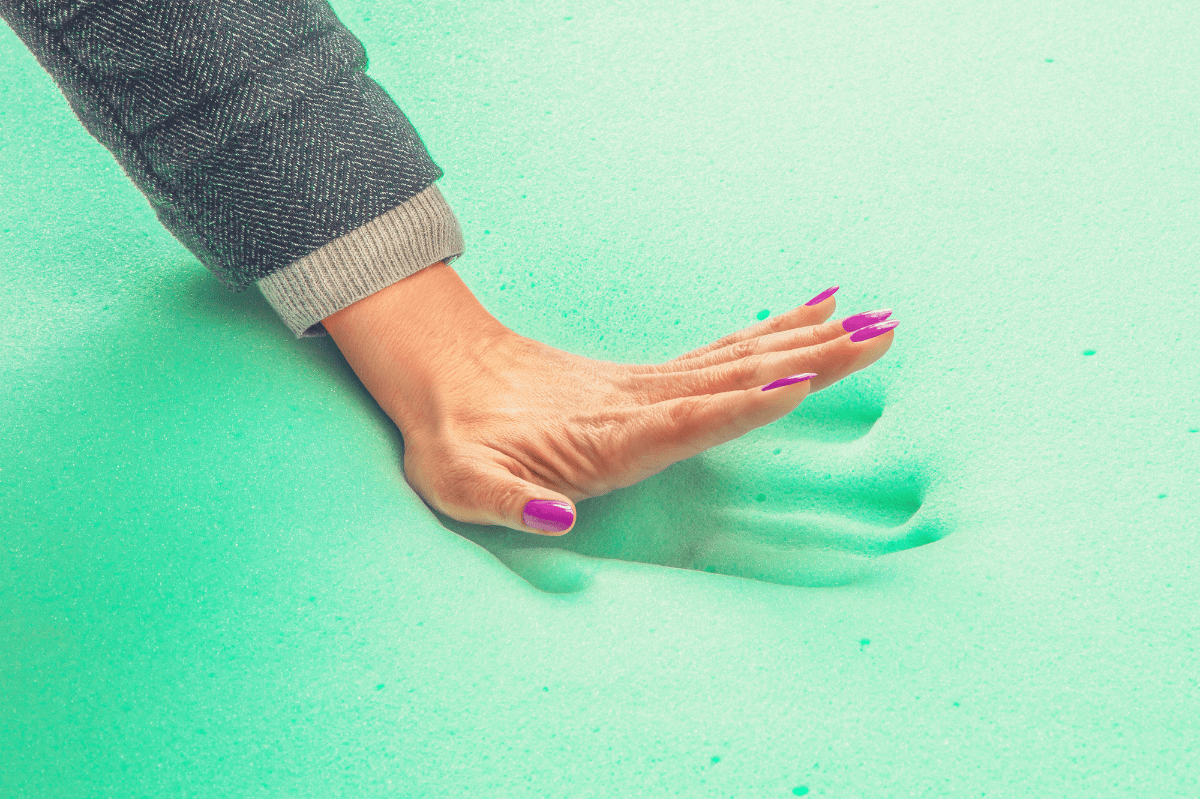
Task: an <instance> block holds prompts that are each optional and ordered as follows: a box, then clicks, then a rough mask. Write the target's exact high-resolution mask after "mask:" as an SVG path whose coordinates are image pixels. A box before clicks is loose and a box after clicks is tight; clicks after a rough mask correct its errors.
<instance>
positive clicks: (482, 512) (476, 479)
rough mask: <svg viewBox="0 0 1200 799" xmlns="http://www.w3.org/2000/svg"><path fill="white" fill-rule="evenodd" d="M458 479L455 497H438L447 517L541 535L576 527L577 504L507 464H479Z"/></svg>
mask: <svg viewBox="0 0 1200 799" xmlns="http://www.w3.org/2000/svg"><path fill="white" fill-rule="evenodd" d="M471 471H472V472H473V474H471V475H470V476H469V478H468V479H465V480H463V479H460V480H458V481H456V483H457V484H456V485H455V491H454V496H453V497H447V496H441V497H438V499H440V500H442V501H441V503H439V504H442V505H444V506H446V508H447V511H446V515H447V516H453V517H454V518H456V519H458V520H459V521H463V522H470V523H471V524H495V525H500V526H502V527H511V528H512V529H514V530H520V531H522V532H526V533H536V534H537V535H556V536H557V535H565V534H566V533H567V532H569V531H570V530H571V528H572V527H574V526H575V518H576V514H575V505H574V503H572V502H571V500H569V499H567V498H566V497H565V496H563V495H562V494H559V493H558V492H556V491H551V490H550V489H548V488H542V487H541V486H539V485H536V484H534V483H530V482H528V481H526V480H522V479H521V478H520V477H517V476H516V475H514V474H513V473H512V472H510V471H508V469H505V468H504V467H503V466H500V465H499V464H494V463H477V464H475V468H474V469H472V470H471Z"/></svg>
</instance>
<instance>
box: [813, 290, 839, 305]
mask: <svg viewBox="0 0 1200 799" xmlns="http://www.w3.org/2000/svg"><path fill="white" fill-rule="evenodd" d="M839 288H841V286H830V287H829V288H827V289H825V290H824V291H822V292H821V293H820V294H818V295H817V296H815V297H813V298H812V299H811V300H809V301H808V302H806V303H804V304H805V305H816V304H817V303H818V302H824V301H825V300H827V299H829V298H830V297H832V296H833V295H834V294H837V290H838V289H839Z"/></svg>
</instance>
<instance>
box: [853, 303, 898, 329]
mask: <svg viewBox="0 0 1200 799" xmlns="http://www.w3.org/2000/svg"><path fill="white" fill-rule="evenodd" d="M891 315H892V309H891V308H884V309H883V310H881V311H867V312H866V313H860V314H855V315H854V316H849V317H846V318H845V319H843V320H842V329H843V330H845V331H846V332H847V333H852V332H854V331H855V330H858V329H859V328H860V327H866V326H867V325H873V324H875V323H876V322H882V321H883V320H884V319H887V318H888V317H889V316H891Z"/></svg>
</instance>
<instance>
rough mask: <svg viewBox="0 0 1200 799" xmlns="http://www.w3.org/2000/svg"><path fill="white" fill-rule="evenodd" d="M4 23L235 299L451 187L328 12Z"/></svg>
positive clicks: (176, 10) (219, 8) (126, 6)
mask: <svg viewBox="0 0 1200 799" xmlns="http://www.w3.org/2000/svg"><path fill="white" fill-rule="evenodd" d="M0 16H3V17H4V19H5V20H6V21H7V22H8V24H9V25H10V26H11V27H12V28H13V30H14V31H15V32H16V33H17V35H18V36H20V38H21V39H22V41H24V42H25V44H26V46H28V47H29V49H30V50H31V51H32V52H33V53H34V55H35V56H36V57H37V59H38V61H39V62H40V63H41V64H42V66H43V67H44V68H45V69H46V70H47V71H48V72H49V73H50V75H51V76H52V77H53V78H54V80H55V82H56V83H57V84H58V86H59V88H60V90H61V91H62V93H63V95H64V96H65V97H66V98H67V100H68V102H69V103H70V105H71V108H72V109H73V110H74V111H75V114H76V115H77V116H78V117H79V119H80V121H81V122H82V123H83V125H84V126H85V127H86V128H87V130H88V131H89V132H90V133H91V134H92V135H93V136H95V137H96V139H97V140H99V141H100V142H101V143H102V144H104V146H105V147H107V148H108V149H109V150H110V151H111V152H112V153H113V155H114V156H115V157H116V159H117V161H118V162H119V163H120V164H121V166H122V168H123V169H124V170H125V172H126V174H127V175H129V177H130V178H131V179H132V180H133V181H134V182H135V183H136V184H137V186H138V187H139V188H140V189H141V190H142V192H143V193H144V194H145V195H146V197H147V198H148V199H149V201H150V203H151V206H152V207H153V208H154V209H155V212H156V213H157V214H158V218H159V220H160V221H161V222H162V223H163V225H165V226H166V227H167V229H168V230H170V231H171V232H172V233H173V234H174V235H175V236H176V237H177V238H178V239H179V240H180V241H181V242H183V243H184V244H185V245H186V246H187V247H188V248H189V249H190V250H191V251H192V252H193V253H195V254H196V257H197V258H199V259H200V261H201V262H202V263H203V264H204V265H205V266H206V267H208V268H209V269H210V270H211V271H212V272H213V273H214V274H215V275H216V276H217V277H218V278H219V279H220V280H221V281H222V282H223V283H224V284H225V285H226V286H227V287H228V288H229V289H230V290H231V291H243V290H244V289H245V288H246V287H247V286H248V285H250V284H251V283H252V282H254V281H257V280H259V279H261V278H263V277H264V276H266V275H269V274H272V273H274V272H276V271H278V270H280V269H282V268H284V267H285V266H287V265H289V264H292V263H293V262H296V261H298V260H299V259H301V258H303V257H304V256H306V255H308V254H309V253H312V252H313V251H314V250H317V249H318V248H320V247H321V246H322V245H325V244H326V243H328V242H330V241H331V240H333V239H336V238H337V237H339V236H342V235H344V234H347V233H349V232H351V231H354V230H356V229H358V228H360V227H362V226H363V225H365V224H366V223H367V222H369V221H371V220H373V219H376V218H377V217H380V216H381V215H383V214H384V213H385V212H387V211H389V210H391V209H395V208H396V207H397V206H400V205H401V204H403V203H406V202H407V201H408V200H410V199H411V198H413V197H415V196H416V195H417V194H419V193H420V192H422V191H423V190H425V189H427V188H428V187H429V186H430V185H431V184H432V183H433V182H434V181H435V180H437V179H438V178H440V177H441V176H442V174H443V173H442V170H441V168H440V167H438V166H437V164H435V163H434V162H433V161H432V159H431V158H430V156H429V153H428V152H427V151H426V149H425V146H424V144H423V143H422V142H421V139H420V137H419V136H418V135H417V132H416V130H414V128H413V126H412V124H411V123H410V122H409V120H408V118H407V117H406V116H405V115H404V113H403V112H402V111H401V110H400V109H399V107H397V105H396V104H395V103H394V102H393V101H392V99H391V98H390V97H389V96H388V95H387V93H386V92H385V91H384V90H383V89H382V88H381V87H380V86H379V85H378V84H377V83H376V82H375V81H374V80H372V79H371V78H369V77H367V75H366V74H365V73H364V70H365V69H366V65H367V59H366V53H365V50H364V48H363V46H362V43H361V42H360V41H359V40H358V39H357V38H356V37H355V36H354V35H353V34H352V33H351V32H350V31H349V30H347V29H346V27H345V26H344V25H343V24H342V23H341V22H340V21H339V20H338V19H337V17H336V16H335V15H334V12H333V10H332V8H330V6H329V4H328V3H327V2H325V0H278V1H277V2H259V1H257V0H254V1H242V0H236V1H230V2H220V1H219V0H173V1H172V2H161V1H160V2H146V1H145V0H141V1H133V2H130V1H129V0H110V1H109V2H81V1H79V0H76V1H74V2H71V1H68V2H63V1H62V0H58V1H56V0H0ZM439 197H440V195H439ZM440 211H441V212H442V213H443V215H447V214H448V215H449V217H450V218H449V220H446V219H445V218H444V216H443V218H442V219H440V221H438V222H437V223H436V224H435V225H434V226H435V227H437V226H438V225H441V226H443V227H446V226H447V225H448V226H449V228H455V229H456V228H457V222H456V221H455V220H453V214H451V213H449V209H448V207H445V206H444V203H443V206H442V207H441V208H440ZM451 223H452V224H451ZM443 238H444V237H443ZM459 252H461V242H460V246H459ZM453 255H457V253H454V254H451V253H442V254H441V255H439V256H438V257H439V258H440V257H444V256H453ZM435 260H436V259H435ZM421 266H428V264H427V263H426V264H422V265H421ZM410 268H411V266H410ZM352 282H354V285H355V286H356V287H358V288H359V289H361V285H360V283H359V282H355V281H352ZM382 287H383V286H376V289H378V288H382ZM343 293H344V292H343ZM276 299H277V300H278V299H279V297H278V295H276ZM272 304H273V305H275V303H274V302H273V303H272ZM317 305H318V306H321V307H322V308H324V307H327V306H328V303H327V302H325V303H324V304H322V303H321V302H318V303H317ZM275 307H276V309H277V310H279V306H277V305H276V306H275ZM314 307H316V306H314ZM333 310H337V309H336V308H335V309H333ZM331 312H332V311H331ZM297 324H299V322H297ZM306 326H307V325H306ZM293 332H297V333H298V331H296V330H295V329H294V328H293ZM316 332H318V333H319V332H321V331H316ZM298 334H299V333H298ZM310 334H311V333H310Z"/></svg>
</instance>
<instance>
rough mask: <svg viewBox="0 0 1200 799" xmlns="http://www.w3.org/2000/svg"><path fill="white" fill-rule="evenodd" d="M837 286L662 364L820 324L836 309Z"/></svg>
mask: <svg viewBox="0 0 1200 799" xmlns="http://www.w3.org/2000/svg"><path fill="white" fill-rule="evenodd" d="M837 288H838V287H837V286H834V287H833V289H832V290H829V289H826V290H825V291H823V292H821V294H818V295H817V296H816V297H814V298H813V299H817V298H818V297H821V296H822V295H825V296H824V299H822V300H821V301H820V302H818V303H815V304H813V305H808V304H807V303H805V304H804V305H801V306H798V307H796V308H793V309H792V310H790V311H788V312H786V313H783V314H780V315H779V316H777V317H775V318H773V319H764V320H763V321H761V322H758V323H757V324H753V325H750V326H749V327H747V328H744V329H742V330H739V331H738V332H736V333H730V334H729V335H728V336H725V337H724V338H721V339H718V340H717V341H714V342H712V343H711V344H706V345H705V346H703V347H700V348H699V349H695V350H692V351H691V352H688V353H685V354H684V355H680V356H679V357H678V358H673V359H671V360H669V361H667V362H666V364H664V365H667V364H676V363H679V362H680V361H688V360H691V359H693V358H698V357H700V356H702V355H707V354H709V353H711V352H712V351H714V350H719V349H722V348H723V347H727V346H729V345H730V344H736V343H738V342H740V341H747V340H749V339H755V338H758V337H759V336H763V335H767V334H769V333H779V332H785V331H788V330H793V329H795V328H799V327H808V326H810V325H816V324H820V323H821V322H824V321H825V320H826V319H828V318H829V317H831V316H833V312H834V310H836V309H837V300H835V299H834V298H833V292H834V291H837ZM809 302H812V300H809ZM689 365H690V364H689Z"/></svg>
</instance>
